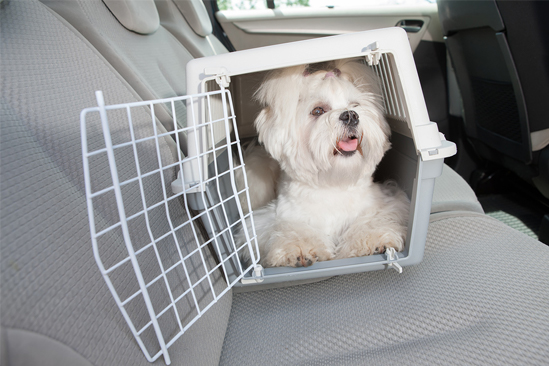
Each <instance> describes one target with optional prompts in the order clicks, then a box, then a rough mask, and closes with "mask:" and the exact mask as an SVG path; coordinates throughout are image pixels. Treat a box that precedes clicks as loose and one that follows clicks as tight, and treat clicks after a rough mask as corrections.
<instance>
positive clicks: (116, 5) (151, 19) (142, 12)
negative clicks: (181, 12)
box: [103, 0, 160, 34]
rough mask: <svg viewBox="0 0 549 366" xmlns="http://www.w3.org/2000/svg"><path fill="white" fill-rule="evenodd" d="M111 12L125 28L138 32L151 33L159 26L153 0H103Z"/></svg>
mask: <svg viewBox="0 0 549 366" xmlns="http://www.w3.org/2000/svg"><path fill="white" fill-rule="evenodd" d="M103 2H104V3H105V5H107V7H108V8H109V10H110V11H111V12H112V14H113V15H114V16H115V17H116V19H118V21H119V22H120V24H122V25H123V26H124V27H125V28H126V29H128V30H131V31H133V32H136V33H139V34H151V33H154V32H156V30H157V29H158V27H159V26H160V19H159V17H158V11H157V10H156V6H155V5H154V0H103Z"/></svg>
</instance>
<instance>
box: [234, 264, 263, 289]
mask: <svg viewBox="0 0 549 366" xmlns="http://www.w3.org/2000/svg"><path fill="white" fill-rule="evenodd" d="M264 275H265V272H264V270H263V266H262V265H261V264H257V265H256V266H255V267H254V269H253V271H252V277H242V279H241V280H240V282H242V283H243V284H248V283H260V282H263V276H264Z"/></svg>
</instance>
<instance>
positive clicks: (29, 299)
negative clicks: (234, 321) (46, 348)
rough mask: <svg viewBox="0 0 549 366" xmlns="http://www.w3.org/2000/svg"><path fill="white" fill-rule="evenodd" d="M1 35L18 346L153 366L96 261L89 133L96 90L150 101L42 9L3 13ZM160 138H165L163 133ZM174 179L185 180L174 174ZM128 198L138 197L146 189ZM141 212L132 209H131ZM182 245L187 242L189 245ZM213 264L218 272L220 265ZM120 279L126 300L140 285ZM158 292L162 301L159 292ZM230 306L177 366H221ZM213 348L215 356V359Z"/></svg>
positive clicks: (104, 206)
mask: <svg viewBox="0 0 549 366" xmlns="http://www.w3.org/2000/svg"><path fill="white" fill-rule="evenodd" d="M0 26H1V29H0V37H1V50H0V57H1V60H0V77H1V80H0V85H1V88H2V89H1V95H2V100H1V108H0V113H1V116H0V120H1V121H2V123H1V124H0V128H1V131H0V139H1V140H0V148H1V153H0V169H1V171H2V174H1V175H0V187H1V191H0V206H1V207H2V209H1V211H0V230H1V232H2V236H1V253H2V256H1V259H0V271H1V272H0V274H1V277H2V296H1V299H0V307H1V309H2V312H1V315H0V316H1V323H2V327H3V329H5V330H7V333H8V334H9V333H10V332H11V333H13V332H14V331H17V330H21V331H25V332H29V333H34V334H37V335H41V336H43V337H33V338H34V339H40V338H42V339H50V340H52V341H56V342H59V343H62V344H64V345H66V346H67V347H68V348H70V349H72V351H74V353H75V354H77V355H80V356H82V357H83V358H85V359H86V360H88V361H89V362H90V363H92V364H94V365H113V364H115V365H148V364H149V363H148V361H147V360H146V358H145V357H144V355H143V354H142V352H141V350H140V349H139V347H138V345H137V343H136V341H135V339H134V338H133V336H132V334H131V332H130V329H129V327H128V326H127V324H126V322H125V320H124V318H123V317H122V314H121V313H120V311H119V310H118V308H117V306H116V304H115V301H114V299H113V297H112V296H111V293H110V292H109V290H108V288H107V285H106V283H105V281H104V280H103V278H102V276H101V274H100V272H99V269H98V268H97V264H96V262H95V259H94V255H93V252H92V245H91V240H90V231H89V226H88V213H87V206H86V200H85V193H84V192H85V191H84V179H83V172H82V154H81V138H80V126H79V114H80V110H81V109H82V108H85V107H90V106H93V105H95V104H96V101H95V97H94V91H95V90H103V91H104V92H105V97H106V102H107V103H108V104H116V103H123V102H132V101H137V100H139V97H138V96H137V94H136V93H135V92H134V91H132V90H131V88H130V87H129V85H128V84H127V83H126V82H125V81H124V80H123V79H122V77H121V76H120V75H119V74H118V73H117V72H116V71H115V70H114V69H113V68H112V67H111V66H110V65H109V64H108V63H107V61H106V60H105V59H104V58H103V57H101V55H100V54H99V53H98V52H97V51H96V50H95V49H94V48H93V47H92V46H91V45H90V44H89V42H87V41H86V40H84V39H83V38H82V37H81V36H80V34H79V33H78V32H76V31H75V29H74V28H73V27H72V26H70V25H69V24H68V23H66V22H65V21H64V20H63V19H61V18H60V17H59V16H57V15H56V14H55V13H53V12H52V11H51V10H50V9H48V8H47V7H45V6H44V5H43V4H41V3H39V2H38V1H34V0H25V1H10V2H8V3H5V4H3V6H2V8H1V9H0ZM91 122H95V120H94V119H93V118H92V119H91ZM109 122H110V124H111V130H112V131H113V139H114V140H115V141H116V140H119V139H121V138H124V126H127V121H125V120H124V118H120V116H118V117H117V116H112V117H111V118H110V120H109ZM133 122H134V125H135V126H136V128H137V131H138V133H140V131H142V130H143V129H147V126H149V127H148V128H150V124H151V118H150V111H149V112H148V110H146V109H144V110H141V111H139V112H138V113H136V114H135V115H134V120H133ZM157 128H158V129H159V130H160V131H162V126H161V125H160V124H159V123H157ZM88 138H89V141H90V142H91V145H97V144H100V143H101V140H102V135H101V134H100V131H99V130H98V129H97V128H96V126H95V125H93V123H92V124H91V125H90V127H89V129H88ZM147 148H149V147H147ZM159 148H160V150H161V157H162V161H163V162H164V161H165V162H166V163H169V162H170V161H173V159H174V151H175V148H176V147H175V143H174V142H173V140H171V139H169V138H166V139H161V140H160V144H159ZM123 159H126V160H121V161H120V162H121V163H122V164H121V168H120V169H119V170H120V171H119V174H122V175H124V174H127V172H128V171H131V170H132V167H131V164H130V163H129V160H128V159H130V160H131V159H133V158H132V157H131V156H130V157H125V158H123ZM155 159H156V158H155ZM155 159H143V160H142V161H141V163H142V166H143V168H145V169H150V168H151V167H152V166H154V160H155ZM125 163H128V164H125ZM92 168H93V169H95V173H96V178H95V179H94V180H93V182H92V183H94V184H98V185H100V186H102V185H105V184H108V181H109V179H110V178H109V176H108V175H107V174H106V173H107V171H108V169H107V167H106V166H105V164H104V163H103V162H101V161H99V162H98V163H95V164H92ZM165 174H166V177H172V178H173V177H174V176H175V172H174V171H171V170H167V171H166V172H165ZM168 182H170V181H168ZM156 184H157V183H156ZM168 184H169V183H168ZM145 192H146V195H147V196H148V197H151V199H158V196H159V195H161V190H159V189H158V186H155V185H150V186H149V185H145ZM129 193H130V195H132V194H133V195H135V196H136V197H137V196H139V194H138V192H136V191H135V189H133V191H132V190H131V189H130V191H129ZM104 201H105V200H103V201H101V202H98V204H97V205H96V211H95V212H94V216H95V219H96V222H97V223H98V225H104V226H106V225H110V224H111V223H112V222H113V220H114V218H113V211H112V206H109V205H110V203H109V202H104ZM139 204H140V202H139V200H135V201H131V200H129V201H128V203H127V205H128V209H130V210H131V209H134V206H136V205H139ZM177 205H178V203H177V202H176V201H174V206H173V207H170V209H171V210H172V209H173V210H174V211H173V212H174V215H175V216H176V217H181V216H184V215H185V213H184V211H183V209H182V207H181V206H179V207H178V206H177ZM115 212H116V211H114V213H115ZM152 216H154V215H152ZM151 219H152V220H154V224H155V227H157V228H158V230H159V231H162V230H165V229H166V226H167V223H166V220H165V219H164V218H163V217H162V216H158V217H152V218H151ZM181 235H182V237H183V238H185V237H186V235H188V233H185V232H183V233H182V234H181ZM108 239H109V240H108V242H107V243H106V244H105V246H104V250H103V254H104V255H103V257H102V259H104V261H107V262H109V261H111V260H115V259H117V258H120V257H121V256H123V255H124V251H125V249H124V246H123V244H122V243H123V240H122V237H121V236H120V235H117V234H116V233H115V234H113V235H111V236H109V237H108ZM204 254H205V255H206V258H208V262H209V265H210V266H211V265H212V263H211V262H212V261H213V258H212V257H211V256H208V254H207V253H204ZM142 265H143V267H142V268H143V270H144V272H145V274H146V273H147V272H148V271H149V270H150V269H151V268H152V267H151V265H150V264H149V263H148V262H145V261H143V262H142ZM190 268H195V267H194V266H193V265H191V266H190ZM193 275H196V274H194V273H190V276H193ZM212 277H213V279H212V282H213V283H214V288H215V289H216V291H217V292H220V291H221V290H223V289H224V288H225V286H226V285H225V284H224V281H223V280H222V278H221V275H220V274H219V273H217V272H214V274H213V276H212ZM112 278H113V283H114V284H115V287H117V289H118V290H121V289H122V290H123V289H124V287H130V285H131V278H130V277H129V276H128V272H118V273H114V274H113V276H112ZM150 291H151V294H152V295H154V294H155V291H156V290H154V289H151V290H150ZM197 294H198V298H199V299H203V298H208V297H209V296H210V297H211V295H210V294H209V293H208V291H206V290H204V291H202V289H201V288H200V286H198V288H197ZM230 306H231V293H230V292H229V293H228V294H227V295H226V296H225V297H223V298H221V299H220V300H219V301H218V302H217V304H214V305H213V306H212V307H211V308H210V310H209V311H208V312H207V313H206V314H205V315H203V316H202V317H201V318H200V319H199V320H198V321H197V322H196V323H195V324H194V325H193V326H192V327H191V328H190V329H189V331H188V333H186V334H185V335H183V336H182V337H181V338H180V339H179V340H178V341H177V342H176V343H175V344H174V346H173V347H172V348H170V354H171V357H172V364H173V365H183V364H184V365H188V364H192V363H195V364H200V365H205V364H206V365H207V364H217V363H218V360H219V355H220V350H221V345H222V341H223V336H224V332H225V329H226V324H227V319H228V315H229V311H230ZM136 311H137V312H138V311H142V309H140V308H138V307H136ZM3 333H4V332H3ZM31 338H32V337H31ZM145 338H147V340H150V337H148V336H145ZM29 339H30V338H29ZM4 341H5V340H3V342H4ZM205 343H207V344H208V345H209V346H210V348H208V349H207V350H206V349H205V348H204V347H203V345H204V344H205ZM18 349H19V350H21V348H17V347H15V348H9V343H8V354H9V356H10V358H12V357H13V358H12V360H17V359H19V358H18V357H17V354H13V352H17V350H18ZM40 349H41V348H40V347H30V348H29V349H26V350H24V352H30V353H32V352H40ZM27 356H28V355H27ZM27 359H28V358H27ZM160 362H161V361H160Z"/></svg>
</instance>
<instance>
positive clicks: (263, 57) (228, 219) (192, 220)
mask: <svg viewBox="0 0 549 366" xmlns="http://www.w3.org/2000/svg"><path fill="white" fill-rule="evenodd" d="M357 57H360V58H363V60H364V62H366V63H367V64H368V65H369V66H370V67H372V68H373V69H374V71H375V73H376V74H377V75H378V76H379V79H380V83H381V89H382V91H383V100H384V104H385V110H386V118H387V120H388V122H389V124H390V126H391V129H392V138H391V140H392V148H391V149H390V150H389V151H388V152H387V153H386V155H385V157H384V158H383V160H382V162H381V163H380V165H379V166H378V169H377V171H376V178H377V179H379V180H385V179H389V178H390V179H394V180H396V181H397V183H398V184H399V186H400V187H401V188H402V189H403V190H404V191H405V192H406V193H407V195H408V197H409V198H410V201H411V206H410V217H409V224H408V231H407V236H406V243H405V247H404V250H403V251H401V252H398V253H395V252H394V250H387V251H386V253H384V254H375V255H371V256H366V257H358V258H348V259H339V260H332V261H326V262H317V263H315V264H313V265H312V266H310V267H305V268H303V267H301V268H290V267H276V268H262V267H261V266H260V265H259V264H258V263H259V258H258V255H257V254H256V253H258V250H257V242H256V233H255V231H254V226H253V213H252V212H250V211H251V207H249V203H248V207H242V206H241V203H240V200H239V196H240V195H246V196H247V198H248V199H247V202H250V200H249V196H248V187H247V184H246V174H245V169H244V166H243V164H242V163H241V161H242V147H241V140H242V139H244V138H251V137H253V136H255V135H256V133H255V130H254V127H253V121H254V119H255V116H256V115H257V113H258V112H259V106H258V105H256V104H255V103H254V101H253V98H252V95H253V93H254V91H255V90H256V89H257V87H258V86H259V84H260V82H261V81H262V79H263V77H264V73H265V72H267V71H269V70H273V69H278V68H282V67H288V66H293V65H301V64H309V63H317V62H325V61H332V60H337V59H347V58H357ZM187 92H188V95H187V96H183V97H177V98H168V99H161V100H155V101H147V102H137V103H130V104H118V105H110V106H106V105H105V104H104V102H103V96H102V93H101V92H98V93H97V100H98V107H95V108H88V109H85V110H83V111H82V114H81V126H82V149H83V160H84V173H85V182H86V194H87V199H88V211H89V212H88V213H89V218H90V229H91V234H92V244H93V250H94V255H95V258H96V261H97V263H98V266H99V268H100V270H101V272H102V274H103V276H104V278H105V281H106V282H107V285H108V287H109V289H110V291H111V292H112V294H113V296H114V298H115V301H116V303H117V305H118V306H119V308H120V310H121V312H122V314H123V316H124V318H125V319H126V321H127V322H128V325H129V327H130V328H131V331H132V333H133V334H134V336H135V338H136V340H137V342H138V344H139V346H140V347H141V349H142V351H143V352H144V354H145V356H146V357H147V359H148V360H149V361H151V362H152V361H154V360H156V359H157V358H158V357H160V356H163V357H164V360H165V362H166V363H167V364H169V363H170V358H169V353H168V348H169V347H170V346H171V345H172V344H173V343H174V342H175V341H176V340H177V339H178V338H179V337H180V336H181V335H182V334H183V333H184V332H185V331H186V329H187V328H188V327H190V326H191V325H192V324H193V323H194V322H195V321H196V320H197V319H198V318H199V317H200V316H201V315H202V314H204V312H206V311H207V310H208V309H209V308H210V307H211V306H212V305H213V304H214V303H215V302H216V301H218V300H219V298H220V297H221V296H223V294H225V293H226V292H227V291H228V290H229V289H230V288H231V287H233V286H254V285H257V284H267V283H274V282H282V281H292V280H305V279H312V278H320V277H327V276H332V275H341V274H348V273H355V272H362V271H371V270H379V269H385V268H393V269H396V270H397V271H402V268H403V267H406V266H409V265H413V264H417V263H419V262H420V261H421V260H422V258H423V250H424V245H425V238H426V235H427V226H428V222H429V214H430V208H431V199H432V194H433V188H434V181H435V178H436V177H438V176H439V175H440V174H441V172H442V167H443V160H444V158H445V157H448V156H451V155H453V154H455V151H456V148H455V145H454V144H453V143H451V142H449V141H446V140H444V138H443V137H442V136H441V135H440V134H439V132H438V128H437V125H436V123H433V122H430V121H429V117H428V114H427V110H426V107H425V101H424V99H423V94H422V91H421V87H420V84H419V79H418V76H417V72H416V69H415V64H414V60H413V57H412V53H411V49H410V46H409V43H408V39H407V36H406V33H405V31H403V30H402V29H400V28H389V29H381V30H375V31H368V32H361V33H353V34H346V35H341V36H335V37H327V38H320V39H314V40H308V41H302V42H296V43H289V44H282V45H277V46H270V47H264V48H259V49H252V50H246V51H240V52H234V53H230V54H223V55H218V56H212V57H205V58H200V59H196V60H193V61H191V62H189V63H188V65H187ZM166 112H168V113H169V114H171V116H172V121H173V125H171V126H165V125H164V126H162V125H161V124H160V123H159V122H158V121H159V119H158V118H157V117H158V116H159V115H160V114H161V113H164V117H165V114H166ZM164 120H165V118H164ZM185 121H186V123H185ZM181 126H184V127H181ZM182 135H185V140H186V143H187V146H186V147H187V154H186V156H184V155H183V153H182V152H181V148H180V147H181V146H184V144H183V143H182V142H183V141H182V137H181V136H182ZM105 167H108V168H105ZM237 176H239V177H241V178H242V179H243V181H244V186H243V187H237V184H236V177H237ZM246 220H247V221H249V223H250V227H251V230H250V231H249V233H248V231H247V230H244V232H245V233H246V242H245V243H244V244H241V245H239V243H238V242H237V241H236V240H235V233H236V231H238V230H240V229H242V228H243V227H244V225H245V221H246ZM254 249H255V250H254ZM243 251H247V252H248V255H249V257H250V258H251V263H243V262H242V261H241V260H240V259H239V258H240V255H241V254H242V253H243Z"/></svg>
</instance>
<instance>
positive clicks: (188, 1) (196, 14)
mask: <svg viewBox="0 0 549 366" xmlns="http://www.w3.org/2000/svg"><path fill="white" fill-rule="evenodd" d="M173 1H174V3H175V5H177V7H178V8H179V10H180V11H181V14H183V16H184V17H185V19H186V20H187V23H189V25H190V26H191V27H192V29H193V30H194V32H195V33H196V34H198V35H199V36H202V37H206V36H207V35H209V34H212V23H211V22H210V17H209V16H208V12H207V10H206V7H205V6H204V3H203V2H202V1H201V0H173Z"/></svg>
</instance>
